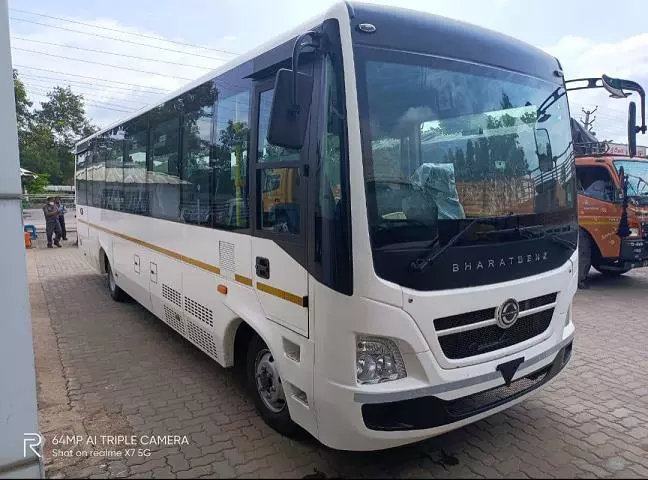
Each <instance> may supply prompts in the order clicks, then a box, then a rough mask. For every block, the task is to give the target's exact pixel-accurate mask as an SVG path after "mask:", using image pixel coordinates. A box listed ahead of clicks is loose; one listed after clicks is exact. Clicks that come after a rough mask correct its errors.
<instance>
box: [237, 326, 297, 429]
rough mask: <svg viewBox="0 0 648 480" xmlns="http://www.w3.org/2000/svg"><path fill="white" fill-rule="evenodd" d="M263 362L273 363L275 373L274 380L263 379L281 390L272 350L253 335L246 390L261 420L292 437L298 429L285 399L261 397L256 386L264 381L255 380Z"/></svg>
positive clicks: (249, 350)
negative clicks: (272, 405)
mask: <svg viewBox="0 0 648 480" xmlns="http://www.w3.org/2000/svg"><path fill="white" fill-rule="evenodd" d="M263 363H266V364H270V365H274V367H271V370H272V369H273V368H274V370H273V372H274V373H276V374H277V375H276V381H274V382H273V381H272V380H274V378H273V379H272V380H268V379H267V378H266V379H265V380H267V381H269V382H270V383H273V384H274V385H278V386H279V387H280V388H281V391H283V387H282V386H281V378H280V377H279V375H278V370H276V364H274V357H273V356H272V352H270V349H269V348H268V347H267V345H266V344H265V343H264V342H263V340H261V338H260V337H259V336H257V335H254V336H253V337H252V339H251V340H250V343H249V344H248V349H247V360H246V372H247V387H248V390H249V391H250V395H251V396H252V399H253V401H254V405H255V406H256V409H257V411H258V412H259V415H261V418H263V421H264V422H266V423H267V424H268V425H269V426H270V427H271V428H273V429H274V430H276V431H277V432H279V433H281V434H282V435H285V436H287V437H293V436H295V435H296V434H297V433H298V432H299V430H300V429H299V426H298V425H297V424H296V423H295V422H293V421H292V419H291V418H290V412H289V411H288V404H287V403H286V402H285V399H284V401H283V402H281V401H280V399H279V398H272V399H264V398H263V397H262V394H261V392H260V389H261V388H260V387H259V386H258V383H259V382H262V381H264V379H259V380H257V370H258V369H259V368H261V367H262V364H263ZM279 396H280V395H278V396H277V397H279ZM270 404H274V407H275V408H274V409H273V408H271V406H270Z"/></svg>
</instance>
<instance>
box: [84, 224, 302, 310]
mask: <svg viewBox="0 0 648 480" xmlns="http://www.w3.org/2000/svg"><path fill="white" fill-rule="evenodd" d="M77 222H81V223H85V224H86V225H88V226H90V227H92V228H96V229H97V230H101V231H104V232H106V233H109V234H111V235H115V236H116V237H119V238H123V239H124V240H128V241H129V242H133V243H136V244H138V245H141V246H143V247H146V248H149V249H151V250H154V251H156V252H159V253H162V254H163V255H167V256H169V257H171V258H175V259H177V260H180V261H181V262H184V263H188V264H190V265H194V266H196V267H198V268H201V269H203V270H207V271H208V272H212V273H216V274H220V268H219V267H216V266H215V265H210V264H208V263H205V262H201V261H200V260H196V259H195V258H191V257H187V256H185V255H182V254H180V253H177V252H174V251H172V250H167V249H166V248H163V247H158V246H157V245H153V244H152V243H149V242H145V241H143V240H139V239H137V238H135V237H131V236H130V235H126V234H124V233H119V232H115V231H114V230H110V229H109V228H105V227H101V226H99V225H96V224H94V223H91V222H87V221H85V220H81V219H80V218H79V219H77ZM234 280H236V281H237V282H238V283H241V284H243V285H246V286H248V287H251V286H252V279H251V278H249V277H246V276H244V275H239V274H238V273H237V274H235V275H234ZM256 288H257V290H259V291H261V292H264V293H268V294H270V295H273V296H275V297H277V298H281V299H282V300H286V301H288V302H291V303H294V304H296V305H299V306H300V307H306V306H307V300H306V298H305V297H300V296H299V295H295V294H294V293H290V292H287V291H285V290H281V289H280V288H276V287H273V286H271V285H268V284H265V283H261V282H257V284H256ZM221 293H223V292H221Z"/></svg>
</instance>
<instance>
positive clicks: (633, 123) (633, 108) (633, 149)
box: [628, 102, 637, 158]
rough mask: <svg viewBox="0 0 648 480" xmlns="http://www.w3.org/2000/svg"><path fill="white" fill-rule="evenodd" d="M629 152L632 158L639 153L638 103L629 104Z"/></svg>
mask: <svg viewBox="0 0 648 480" xmlns="http://www.w3.org/2000/svg"><path fill="white" fill-rule="evenodd" d="M628 154H629V155H630V158H632V157H634V156H635V155H636V154H637V105H636V104H635V103H634V102H630V104H629V105H628Z"/></svg>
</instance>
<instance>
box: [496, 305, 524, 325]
mask: <svg viewBox="0 0 648 480" xmlns="http://www.w3.org/2000/svg"><path fill="white" fill-rule="evenodd" d="M519 315H520V305H519V304H518V302H517V301H516V300H514V299H512V298H509V299H508V300H507V301H505V302H504V303H503V304H501V305H500V306H499V307H497V311H496V312H495V320H496V321H497V326H498V327H500V328H509V327H512V326H513V325H515V322H517V319H518V316H519Z"/></svg>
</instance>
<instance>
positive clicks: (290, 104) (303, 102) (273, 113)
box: [268, 68, 313, 150]
mask: <svg viewBox="0 0 648 480" xmlns="http://www.w3.org/2000/svg"><path fill="white" fill-rule="evenodd" d="M295 79H296V80H297V81H296V83H295V81H294V80H295ZM294 87H296V88H297V92H296V93H295V92H293V88H294ZM312 92H313V79H312V77H310V76H309V75H306V74H303V73H299V72H298V73H297V75H293V71H292V70H289V69H287V68H282V69H281V70H279V71H278V72H277V77H276V79H275V87H274V95H273V98H272V107H271V109H270V125H269V127H268V142H270V143H271V144H273V145H277V146H279V147H284V148H291V149H294V150H299V149H300V148H302V146H303V145H304V137H305V135H306V126H307V124H308V114H309V111H310V106H311V96H312Z"/></svg>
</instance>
